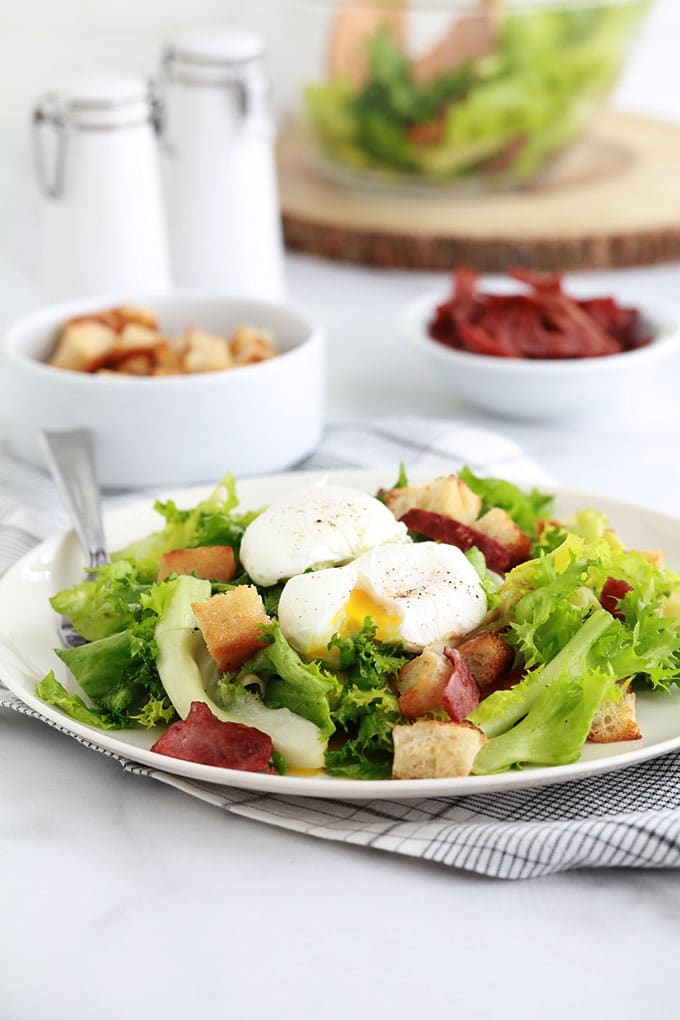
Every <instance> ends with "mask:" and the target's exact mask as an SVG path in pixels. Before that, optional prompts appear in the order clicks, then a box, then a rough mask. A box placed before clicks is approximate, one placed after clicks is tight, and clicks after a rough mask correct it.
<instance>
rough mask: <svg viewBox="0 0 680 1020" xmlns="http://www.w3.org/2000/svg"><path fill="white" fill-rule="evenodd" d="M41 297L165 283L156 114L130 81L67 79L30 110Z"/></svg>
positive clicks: (159, 287) (139, 82)
mask: <svg viewBox="0 0 680 1020" xmlns="http://www.w3.org/2000/svg"><path fill="white" fill-rule="evenodd" d="M33 131H34V151H35V160H36V169H37V173H38V180H39V182H40V185H41V189H42V192H43V195H44V219H43V239H42V253H41V254H42V262H43V291H44V297H45V298H46V299H47V300H61V299H64V298H71V297H80V296H87V295H89V294H95V293H106V292H111V293H114V292H115V293H118V294H121V295H124V294H125V293H126V292H132V291H136V292H139V291H140V290H146V291H149V292H158V293H160V292H163V291H166V290H168V289H169V286H170V259H169V247H168V239H167V226H166V222H165V210H164V206H163V193H162V187H161V179H160V161H159V156H158V137H157V136H158V134H159V132H160V114H159V105H158V100H157V98H156V96H155V94H154V91H153V89H152V87H151V85H150V83H149V82H148V81H146V80H145V79H144V78H141V77H137V76H136V75H127V74H94V75H87V76H82V77H79V78H73V79H71V80H69V81H67V82H65V83H64V84H63V85H62V86H61V88H60V89H59V90H58V91H55V92H53V93H50V94H48V95H46V96H44V97H43V98H42V99H41V100H40V101H39V102H38V104H37V105H36V107H35V109H34V112H33Z"/></svg>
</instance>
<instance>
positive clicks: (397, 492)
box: [382, 475, 482, 524]
mask: <svg viewBox="0 0 680 1020" xmlns="http://www.w3.org/2000/svg"><path fill="white" fill-rule="evenodd" d="M382 498H383V500H384V502H385V504H386V505H387V506H388V507H389V508H390V510H391V511H392V513H393V514H394V516H395V517H396V518H397V519H398V518H400V517H403V516H404V514H405V513H406V512H407V511H408V510H413V509H414V508H417V509H418V510H429V511H430V512H431V513H435V514H443V515H444V516H445V517H452V518H453V519H454V520H456V521H460V522H461V523H462V524H472V522H473V521H475V520H476V518H477V515H478V513H479V511H480V510H481V508H482V501H481V499H480V498H479V496H477V495H476V494H475V493H474V492H473V491H472V489H471V488H470V487H469V486H468V485H466V484H465V482H464V481H462V479H460V478H458V477H457V476H456V475H449V476H448V478H439V479H437V480H436V481H434V482H430V483H429V484H428V485H407V486H405V487H404V488H402V489H389V490H388V491H387V492H384V493H383V496H382Z"/></svg>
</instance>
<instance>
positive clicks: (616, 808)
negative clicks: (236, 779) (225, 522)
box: [0, 418, 680, 878]
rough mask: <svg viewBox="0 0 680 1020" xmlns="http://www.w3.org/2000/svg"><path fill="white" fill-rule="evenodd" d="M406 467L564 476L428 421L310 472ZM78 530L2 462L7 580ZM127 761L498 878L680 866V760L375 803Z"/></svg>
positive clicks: (372, 428)
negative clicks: (236, 784) (538, 784)
mask: <svg viewBox="0 0 680 1020" xmlns="http://www.w3.org/2000/svg"><path fill="white" fill-rule="evenodd" d="M400 460H403V461H404V462H405V464H406V466H407V468H410V469H413V470H415V469H418V470H422V471H424V472H432V473H433V474H435V473H439V472H445V471H455V470H456V469H458V468H459V467H460V466H461V465H462V464H469V465H470V467H472V468H473V470H476V471H478V472H480V473H485V474H490V475H496V476H501V477H507V478H509V479H512V480H513V481H516V482H518V483H524V484H528V485H531V484H538V485H540V484H541V483H543V484H545V483H548V484H549V481H550V479H549V477H548V476H547V475H546V474H545V472H543V471H542V470H541V469H540V468H539V467H538V465H537V464H535V463H533V462H532V461H530V460H529V459H528V458H526V457H525V456H524V455H523V454H522V452H521V450H519V449H518V448H517V446H516V445H515V444H514V443H512V442H510V441H509V440H507V439H505V438H504V437H502V436H500V435H498V434H495V433H493V432H489V431H486V430H484V429H479V428H476V427H472V426H468V425H465V424H462V423H456V422H453V421H438V420H423V419H415V418H384V419H380V420H372V421H366V422H359V423H347V424H336V425H333V426H331V427H330V428H329V429H328V431H327V434H326V436H325V438H324V441H323V442H322V444H321V446H320V447H319V449H318V450H317V452H316V453H315V454H314V455H313V456H312V457H310V458H309V459H308V460H307V461H306V462H305V463H304V464H303V465H300V467H302V468H306V469H311V468H314V469H325V468H348V467H381V468H382V467H386V466H387V467H395V468H396V465H397V464H398V462H399V461H400ZM117 498H119V497H117ZM66 526H67V521H66V517H65V515H64V513H63V511H62V510H61V509H60V507H59V504H58V499H57V496H56V493H55V490H54V488H53V487H52V484H51V482H50V480H49V479H48V478H47V476H46V475H40V474H39V473H38V472H34V471H32V470H30V469H28V468H26V467H23V466H21V465H18V464H17V463H16V462H14V461H13V460H12V459H11V458H9V457H6V456H5V457H2V456H0V573H4V571H5V570H6V569H7V568H8V567H9V566H10V565H11V563H13V562H14V561H15V560H16V559H17V558H18V557H19V556H20V555H22V554H23V553H24V552H27V551H28V550H29V549H30V548H32V546H33V545H35V543H36V542H37V541H40V540H41V539H42V538H45V537H46V536H47V535H48V534H50V533H51V532H53V531H55V530H58V529H60V528H62V529H63V528H65V527H66ZM0 707H4V708H8V709H13V710H15V711H17V712H21V713H23V714H25V715H28V716H31V717H33V718H35V719H36V720H40V721H41V722H42V723H45V722H47V720H45V719H43V718H42V717H41V716H40V715H38V713H36V712H34V711H33V710H32V709H29V708H28V707H27V706H25V705H24V704H23V702H21V701H20V700H19V699H17V698H15V697H14V695H13V694H11V693H10V692H9V691H8V690H6V689H5V688H4V687H3V686H2V684H1V677H0ZM1 725H2V721H1V719H0V726H1ZM49 725H50V726H55V725H56V724H54V723H52V722H49ZM56 728H59V729H62V727H56ZM63 732H64V733H65V734H69V735H70V736H71V737H73V738H74V739H76V740H78V741H79V742H80V743H81V744H83V745H84V746H85V747H87V748H88V749H90V750H94V751H99V752H100V753H102V754H106V755H107V756H109V757H112V758H117V756H116V755H113V754H111V752H109V751H107V750H104V749H103V748H101V747H100V746H99V745H98V744H97V743H96V742H94V741H89V740H88V741H86V740H83V739H82V738H80V737H75V736H74V735H73V734H71V733H69V730H68V728H67V727H63ZM117 760H118V761H119V762H120V764H121V765H122V766H123V768H124V769H125V770H126V771H128V772H130V773H132V774H136V775H144V776H149V777H151V778H153V779H156V780H158V781H159V782H162V783H166V784H168V785H170V786H173V787H175V788H176V789H178V790H182V791H183V792H185V793H187V794H189V795H191V796H193V797H198V798H199V799H201V800H203V801H206V802H208V803H210V804H213V805H214V806H215V807H218V808H222V810H224V811H227V812H229V813H232V814H236V815H242V816H244V817H247V818H251V819H255V820H257V821H261V822H264V823H265V824H268V825H276V826H279V827H281V828H284V829H290V830H293V831H295V832H302V833H305V834H306V835H309V836H314V837H316V838H319V839H330V840H335V841H338V842H342V843H349V844H355V845H358V846H367V847H371V848H373V849H375V850H383V851H386V852H389V853H398V854H403V855H405V856H408V857H419V858H422V859H424V860H429V861H435V862H437V863H439V864H442V865H448V866H449V867H454V868H462V869H465V870H467V871H473V872H477V873H478V874H482V875H487V876H491V877H496V878H531V877H536V876H540V875H548V874H552V873H555V872H558V871H566V870H568V869H571V868H586V867H592V868H602V867H640V868H669V867H680V755H675V754H673V755H666V756H665V757H663V758H657V759H655V760H653V761H650V762H647V763H644V764H642V765H638V766H635V767H633V768H627V769H623V770H620V771H617V772H612V773H608V774H606V775H602V776H596V777H593V778H590V779H582V780H576V781H571V782H567V783H561V784H559V785H554V786H548V787H544V788H539V789H537V788H531V789H527V790H513V791H504V792H502V793H490V794H484V795H480V796H474V797H460V798H428V799H424V800H422V801H400V800H399V799H398V796H397V794H398V789H396V788H395V799H394V800H393V801H361V802H354V801H353V802H344V801H336V800H333V801H329V800H308V799H306V798H296V797H274V796H271V795H263V794H255V793H251V792H248V791H244V790H232V789H228V788H224V787H216V786H212V785H209V784H205V783H198V782H195V781H193V780H187V779H182V778H180V777H178V776H173V775H170V774H168V773H165V772H160V771H157V770H155V769H151V768H147V767H146V766H142V765H139V764H138V763H136V762H134V761H130V760H126V759H123V758H117Z"/></svg>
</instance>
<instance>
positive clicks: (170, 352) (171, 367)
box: [153, 337, 182, 375]
mask: <svg viewBox="0 0 680 1020" xmlns="http://www.w3.org/2000/svg"><path fill="white" fill-rule="evenodd" d="M159 339H160V338H159ZM153 357H154V366H153V374H154V375H179V374H180V373H181V372H182V359H181V358H180V356H179V354H178V353H177V351H176V350H174V349H173V347H172V346H171V344H170V343H169V342H168V340H166V339H165V337H163V338H162V339H160V342H159V343H158V344H157V345H156V346H155V347H154V349H153Z"/></svg>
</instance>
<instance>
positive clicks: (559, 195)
mask: <svg viewBox="0 0 680 1020" xmlns="http://www.w3.org/2000/svg"><path fill="white" fill-rule="evenodd" d="M278 164H279V186H280V192H281V206H282V212H283V226H284V236H285V240H286V244H287V246H288V247H289V248H290V249H292V250H295V251H302V252H308V253H311V254H316V255H321V256H324V257H325V258H329V259H335V260H338V261H342V262H354V263H361V264H364V265H376V266H386V267H387V266H391V267H406V268H414V269H437V270H448V269H451V268H452V266H454V265H457V264H463V263H464V264H465V265H469V266H471V267H473V268H476V269H480V270H483V271H486V272H504V271H505V270H506V269H507V268H508V267H509V266H511V265H522V266H526V267H528V268H535V269H546V270H551V269H558V270H559V269H563V270H577V269H603V268H608V267H613V266H632V265H650V264H652V263H657V262H670V261H674V260H680V125H676V124H670V123H664V122H662V121H655V120H649V119H647V118H644V117H639V116H631V115H628V114H622V113H612V112H608V113H605V114H603V115H602V116H601V118H600V119H599V121H598V122H597V124H596V125H595V126H594V128H593V129H592V131H591V132H590V134H589V135H588V137H587V138H585V139H583V140H582V141H581V142H579V143H578V144H577V145H575V146H574V147H573V148H572V149H570V150H569V151H568V152H567V153H565V154H564V155H562V156H561V157H560V158H559V159H558V160H557V161H556V162H555V163H554V164H553V165H552V166H551V168H550V169H549V170H548V171H547V172H546V173H545V174H544V175H543V177H542V179H541V180H540V182H537V183H535V184H533V185H532V186H530V187H527V188H524V189H521V190H520V189H515V190H505V191H496V192H492V191H488V192H484V193H479V192H474V193H466V192H464V191H462V190H461V191H459V192H456V191H454V190H453V189H447V190H445V191H442V192H439V193H437V192H433V191H432V190H428V191H422V192H417V193H416V192H404V191H402V192H396V191H390V190H378V189H369V188H367V187H366V186H352V185H350V184H348V183H346V182H345V181H342V180H339V179H335V178H334V177H333V176H332V175H331V174H330V173H329V172H328V171H326V170H324V168H323V166H322V165H321V163H320V162H318V161H317V160H316V158H315V157H314V155H313V154H312V153H311V152H310V150H309V149H308V147H307V146H306V144H305V142H304V141H303V140H302V139H301V137H300V136H299V135H298V134H296V133H294V132H293V131H290V132H288V133H284V134H283V135H282V136H281V138H280V141H279V146H278Z"/></svg>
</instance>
